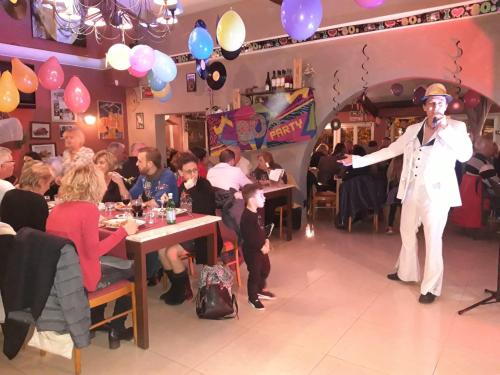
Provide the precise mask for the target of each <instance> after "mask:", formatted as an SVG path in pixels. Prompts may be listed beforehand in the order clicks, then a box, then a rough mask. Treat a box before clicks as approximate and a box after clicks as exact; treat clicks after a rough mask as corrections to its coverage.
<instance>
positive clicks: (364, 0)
mask: <svg viewBox="0 0 500 375" xmlns="http://www.w3.org/2000/svg"><path fill="white" fill-rule="evenodd" d="M354 1H355V2H356V4H358V5H359V6H360V7H362V8H376V7H378V6H380V5H382V4H383V3H384V0H354Z"/></svg>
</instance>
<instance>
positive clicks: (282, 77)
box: [281, 69, 286, 88]
mask: <svg viewBox="0 0 500 375" xmlns="http://www.w3.org/2000/svg"><path fill="white" fill-rule="evenodd" d="M285 84H286V70H285V69H283V70H282V71H281V87H283V88H286V87H285Z"/></svg>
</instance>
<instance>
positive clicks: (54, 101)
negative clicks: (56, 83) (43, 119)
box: [50, 89, 76, 122]
mask: <svg viewBox="0 0 500 375" xmlns="http://www.w3.org/2000/svg"><path fill="white" fill-rule="evenodd" d="M50 110H51V113H52V121H53V122H76V115H75V114H74V113H73V112H71V111H70V110H69V108H68V107H67V106H66V103H65V102H64V90H62V89H59V90H52V91H51V92H50Z"/></svg>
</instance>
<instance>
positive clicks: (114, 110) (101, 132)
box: [97, 101, 125, 139]
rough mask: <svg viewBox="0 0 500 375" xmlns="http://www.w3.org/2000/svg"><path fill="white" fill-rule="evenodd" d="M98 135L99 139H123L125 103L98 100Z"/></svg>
mask: <svg viewBox="0 0 500 375" xmlns="http://www.w3.org/2000/svg"><path fill="white" fill-rule="evenodd" d="M97 114H98V115H99V122H98V124H97V135H98V138H99V139H123V138H124V135H125V128H124V119H123V104H122V103H116V102H107V101H97Z"/></svg>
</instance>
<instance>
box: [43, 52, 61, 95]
mask: <svg viewBox="0 0 500 375" xmlns="http://www.w3.org/2000/svg"><path fill="white" fill-rule="evenodd" d="M38 80H39V81H40V85H42V87H43V88H45V89H47V90H56V89H60V88H61V86H62V85H63V83H64V72H63V70H62V67H61V64H59V60H57V58H56V57H54V56H52V57H50V58H49V59H48V60H47V61H45V62H44V63H43V64H42V65H41V66H40V69H39V70H38Z"/></svg>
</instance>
